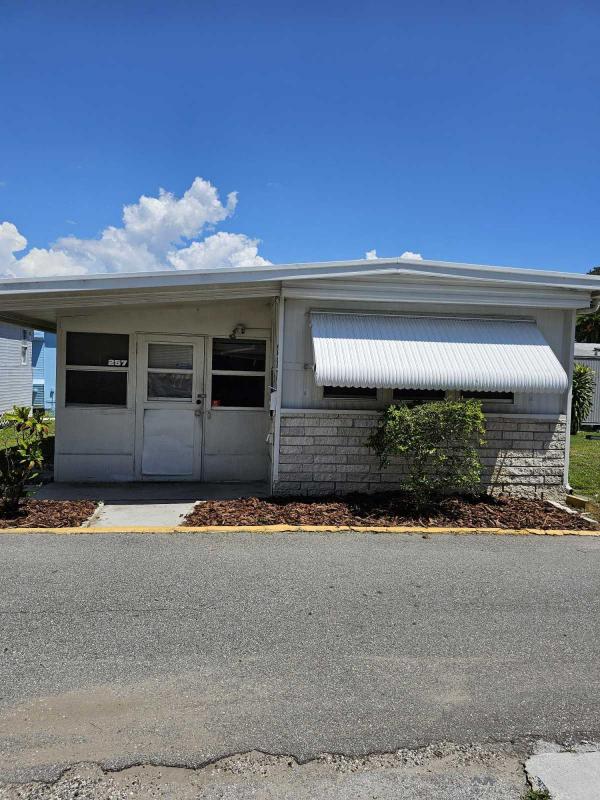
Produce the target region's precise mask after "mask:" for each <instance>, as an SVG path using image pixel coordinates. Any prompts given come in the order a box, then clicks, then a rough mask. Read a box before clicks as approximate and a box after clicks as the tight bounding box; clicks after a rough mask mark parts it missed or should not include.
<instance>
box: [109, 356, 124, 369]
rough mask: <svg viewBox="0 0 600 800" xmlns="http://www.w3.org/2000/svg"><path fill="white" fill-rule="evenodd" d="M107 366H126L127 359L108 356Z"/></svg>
mask: <svg viewBox="0 0 600 800" xmlns="http://www.w3.org/2000/svg"><path fill="white" fill-rule="evenodd" d="M108 366H109V367H126V366H127V359H126V358H109V359H108Z"/></svg>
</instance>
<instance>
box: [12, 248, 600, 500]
mask: <svg viewBox="0 0 600 800" xmlns="http://www.w3.org/2000/svg"><path fill="white" fill-rule="evenodd" d="M0 295H1V302H2V308H3V312H2V313H3V315H4V316H5V317H6V315H10V318H11V319H14V320H15V321H19V322H20V323H21V324H28V325H32V326H38V327H44V328H47V329H51V328H52V327H55V328H56V330H57V337H58V338H57V389H56V391H57V398H56V456H55V470H56V471H55V477H56V479H57V480H59V481H134V480H146V481H148V480H150V481H157V480H202V481H268V482H269V483H270V486H271V489H272V491H274V492H277V493H305V494H323V493H331V492H336V493H343V492H348V491H355V490H367V491H376V490H382V489H388V488H389V489H393V488H394V487H395V486H397V485H398V470H399V469H401V466H398V465H396V466H392V467H390V468H388V469H384V470H381V469H380V468H379V465H378V463H377V459H376V458H375V457H374V456H373V454H372V453H371V452H370V451H369V450H368V449H367V448H366V446H365V439H366V437H367V435H368V433H369V431H370V430H371V429H372V428H373V426H374V425H376V424H377V420H378V416H379V414H380V412H381V410H382V409H383V408H385V407H386V405H388V404H390V403H392V402H393V401H400V400H402V399H405V398H415V397H416V398H419V397H422V398H424V399H427V398H431V397H444V396H450V397H460V396H461V394H462V395H463V396H467V397H473V396H474V397H479V398H481V399H482V400H483V403H484V410H485V412H486V416H487V444H486V446H485V448H484V449H483V450H482V461H483V464H484V468H485V474H484V481H485V483H486V484H487V485H489V486H490V487H491V488H492V489H493V490H495V491H501V490H503V491H509V492H514V493H516V494H521V495H539V494H542V493H543V494H545V495H547V496H549V495H560V494H561V493H562V492H563V491H564V485H565V482H566V472H567V467H568V440H567V436H566V431H567V428H568V413H569V412H568V409H569V390H570V377H571V372H572V363H573V361H572V353H573V329H574V320H575V315H576V314H577V312H578V311H579V310H589V309H590V307H592V306H593V305H595V304H596V303H597V302H599V301H600V278H594V277H591V276H584V275H579V274H566V273H557V272H545V271H542V270H526V269H508V268H500V267H483V266H474V265H466V264H451V263H447V262H436V261H421V260H412V261H411V260H408V259H404V258H393V259H377V260H360V261H349V262H330V263H316V264H300V265H298V264H291V265H280V266H260V267H238V268H233V269H232V268H225V269H216V270H202V271H177V272H173V271H169V272H153V273H146V274H131V275H122V274H121V275H119V274H103V275H85V276H82V277H68V278H48V279H46V278H40V279H21V280H14V279H13V280H6V281H4V282H1V283H0Z"/></svg>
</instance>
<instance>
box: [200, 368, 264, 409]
mask: <svg viewBox="0 0 600 800" xmlns="http://www.w3.org/2000/svg"><path fill="white" fill-rule="evenodd" d="M211 405H212V407H213V408H219V407H225V408H226V407H227V406H230V407H231V406H233V407H236V406H237V407H240V408H263V407H264V405H265V379H264V376H263V375H213V376H212V402H211Z"/></svg>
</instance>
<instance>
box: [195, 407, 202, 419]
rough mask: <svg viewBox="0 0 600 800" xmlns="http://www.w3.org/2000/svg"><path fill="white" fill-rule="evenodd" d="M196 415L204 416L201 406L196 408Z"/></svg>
mask: <svg viewBox="0 0 600 800" xmlns="http://www.w3.org/2000/svg"><path fill="white" fill-rule="evenodd" d="M194 416H195V417H201V416H202V409H201V408H197V409H195V411H194Z"/></svg>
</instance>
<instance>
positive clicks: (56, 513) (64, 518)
mask: <svg viewBox="0 0 600 800" xmlns="http://www.w3.org/2000/svg"><path fill="white" fill-rule="evenodd" d="M95 510H96V504H95V503H93V502H92V501H91V500H29V499H26V500H22V501H21V505H20V512H19V514H18V516H16V517H15V516H10V517H7V516H6V515H4V514H0V528H74V527H78V526H79V525H81V524H82V523H84V522H85V521H86V520H87V519H89V518H90V517H91V516H92V514H93V513H94V511H95Z"/></svg>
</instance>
